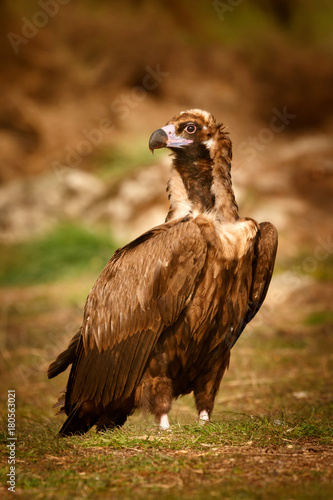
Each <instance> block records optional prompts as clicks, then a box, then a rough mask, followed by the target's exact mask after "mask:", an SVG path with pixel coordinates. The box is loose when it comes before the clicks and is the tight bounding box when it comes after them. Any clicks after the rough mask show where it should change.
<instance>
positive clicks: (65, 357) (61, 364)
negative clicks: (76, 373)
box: [47, 328, 81, 378]
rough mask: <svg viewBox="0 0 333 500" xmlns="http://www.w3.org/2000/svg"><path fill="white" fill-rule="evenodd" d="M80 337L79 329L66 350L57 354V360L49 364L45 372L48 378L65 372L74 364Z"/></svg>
mask: <svg viewBox="0 0 333 500" xmlns="http://www.w3.org/2000/svg"><path fill="white" fill-rule="evenodd" d="M80 337H81V328H80V330H79V331H78V332H76V334H75V335H74V337H73V338H72V340H71V341H70V343H69V345H68V347H67V349H66V350H65V351H63V352H61V353H60V354H59V356H58V357H57V359H56V360H55V361H53V363H51V364H50V366H49V369H48V370H47V376H48V378H53V377H56V376H57V375H59V373H62V372H64V371H65V370H66V368H67V367H68V366H69V365H71V364H72V363H73V362H74V359H75V354H76V349H77V346H78V343H79V340H80Z"/></svg>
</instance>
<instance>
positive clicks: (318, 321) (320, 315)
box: [304, 311, 333, 326]
mask: <svg viewBox="0 0 333 500" xmlns="http://www.w3.org/2000/svg"><path fill="white" fill-rule="evenodd" d="M304 322H305V324H306V325H310V326H316V325H329V324H331V325H332V324H333V311H313V312H312V313H310V314H309V315H308V316H307V317H306V318H305V321H304Z"/></svg>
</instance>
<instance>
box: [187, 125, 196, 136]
mask: <svg viewBox="0 0 333 500" xmlns="http://www.w3.org/2000/svg"><path fill="white" fill-rule="evenodd" d="M185 130H186V132H188V133H189V134H194V132H195V131H196V130H197V127H196V126H195V125H193V123H190V124H189V125H187V127H186V128H185Z"/></svg>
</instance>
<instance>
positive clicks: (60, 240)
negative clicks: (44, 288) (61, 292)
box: [0, 224, 117, 286]
mask: <svg viewBox="0 0 333 500" xmlns="http://www.w3.org/2000/svg"><path fill="white" fill-rule="evenodd" d="M116 248H117V245H116V244H115V243H114V241H113V239H112V238H111V237H110V235H109V234H106V233H99V232H97V231H93V230H90V229H87V228H84V227H81V226H78V225H71V224H63V225H60V226H58V227H57V228H55V229H54V230H52V231H51V232H49V233H48V234H46V235H45V236H44V237H42V238H39V239H36V240H34V241H29V242H26V243H21V244H16V245H1V246H0V258H1V262H2V265H1V269H0V285H2V286H8V285H31V284H36V283H45V282H51V281H52V282H55V281H59V280H63V279H64V278H69V279H72V278H74V277H78V276H79V275H80V274H82V273H83V272H86V271H91V272H92V273H96V274H97V273H99V272H100V271H101V270H102V269H103V267H104V266H105V265H106V263H107V262H108V260H109V259H110V257H111V256H112V255H113V253H114V251H115V249H116Z"/></svg>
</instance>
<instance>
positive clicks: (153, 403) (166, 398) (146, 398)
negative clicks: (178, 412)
mask: <svg viewBox="0 0 333 500" xmlns="http://www.w3.org/2000/svg"><path fill="white" fill-rule="evenodd" d="M171 402H172V382H171V380H170V379H169V378H168V377H163V376H162V377H158V376H156V377H151V375H150V376H149V377H146V379H145V382H144V388H143V395H142V399H141V406H144V407H146V408H148V410H149V411H150V413H152V414H153V415H154V417H155V419H156V421H157V422H158V423H159V424H160V427H161V429H162V430H165V429H169V427H170V425H169V419H168V413H169V411H170V410H171Z"/></svg>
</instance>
